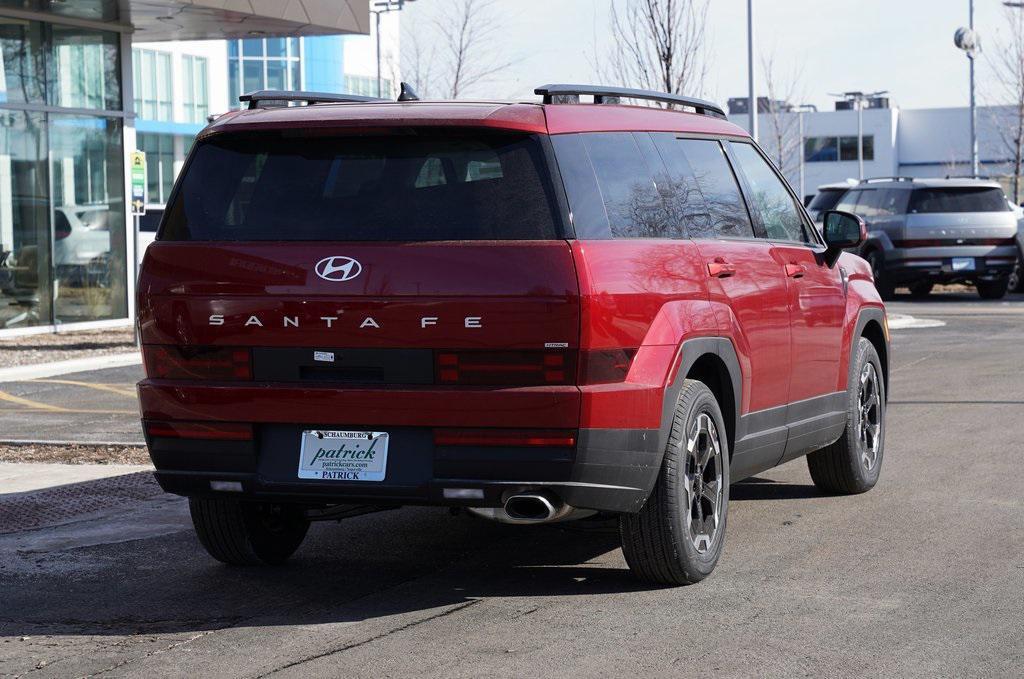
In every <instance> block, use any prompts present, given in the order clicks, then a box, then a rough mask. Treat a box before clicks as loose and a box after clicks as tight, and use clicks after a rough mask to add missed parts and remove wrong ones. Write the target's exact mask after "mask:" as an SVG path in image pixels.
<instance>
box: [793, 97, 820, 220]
mask: <svg viewBox="0 0 1024 679" xmlns="http://www.w3.org/2000/svg"><path fill="white" fill-rule="evenodd" d="M806 111H811V112H812V113H817V112H818V107H817V106H815V105H814V104H798V105H797V106H796V121H797V123H796V129H797V138H798V140H799V146H798V148H797V151H798V152H799V154H800V155H799V158H800V200H801V202H802V201H803V199H804V196H805V195H807V194H806V193H805V190H804V113H805V112H806Z"/></svg>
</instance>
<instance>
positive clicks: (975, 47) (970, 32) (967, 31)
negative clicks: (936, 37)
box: [953, 0, 1021, 177]
mask: <svg viewBox="0 0 1024 679" xmlns="http://www.w3.org/2000/svg"><path fill="white" fill-rule="evenodd" d="M1003 4H1004V5H1007V6H1010V7H1016V6H1020V4H1021V3H1009V2H1004V3H1003ZM967 14H968V25H967V28H964V27H962V26H961V27H960V28H958V29H956V33H954V34H953V44H954V45H956V46H957V47H959V48H960V49H962V50H963V51H964V53H965V54H966V55H967V60H968V62H969V63H970V66H971V176H972V177H977V176H978V132H977V130H978V116H977V110H976V109H975V106H974V58H975V57H976V56H977V55H978V52H980V51H981V36H980V35H978V33H977V31H975V30H974V0H968V2H967Z"/></svg>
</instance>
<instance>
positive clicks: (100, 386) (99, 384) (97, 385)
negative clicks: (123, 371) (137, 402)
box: [32, 380, 136, 398]
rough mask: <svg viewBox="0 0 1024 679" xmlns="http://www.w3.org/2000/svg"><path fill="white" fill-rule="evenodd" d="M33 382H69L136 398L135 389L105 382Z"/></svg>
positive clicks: (49, 382) (55, 381)
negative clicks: (122, 387)
mask: <svg viewBox="0 0 1024 679" xmlns="http://www.w3.org/2000/svg"><path fill="white" fill-rule="evenodd" d="M32 381H33V382H43V383H45V384H68V385H71V386H73V387H86V388H88V389H96V390H97V391H109V392H110V393H111V394H118V395H120V396H128V397H130V398H135V395H136V394H135V390H134V389H133V390H131V391H129V390H128V389H121V388H120V387H116V386H114V385H111V384H105V383H103V382H76V381H75V380H32Z"/></svg>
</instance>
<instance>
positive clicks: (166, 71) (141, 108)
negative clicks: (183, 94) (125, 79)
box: [132, 49, 174, 122]
mask: <svg viewBox="0 0 1024 679" xmlns="http://www.w3.org/2000/svg"><path fill="white" fill-rule="evenodd" d="M132 66H133V70H134V75H133V77H132V83H133V84H134V88H135V113H136V115H138V116H139V117H140V118H142V119H143V120H162V121H165V122H171V121H173V120H174V117H173V114H172V112H171V98H172V91H173V89H172V82H171V55H170V53H169V52H159V51H157V50H144V49H134V50H132Z"/></svg>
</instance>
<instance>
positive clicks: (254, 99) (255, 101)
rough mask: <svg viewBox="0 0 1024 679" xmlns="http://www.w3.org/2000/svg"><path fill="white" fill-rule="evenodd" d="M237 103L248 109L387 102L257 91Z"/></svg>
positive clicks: (321, 94) (376, 99) (289, 92)
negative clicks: (265, 105)
mask: <svg viewBox="0 0 1024 679" xmlns="http://www.w3.org/2000/svg"><path fill="white" fill-rule="evenodd" d="M238 101H240V102H242V103H243V104H244V103H245V102H249V108H250V109H254V108H260V104H262V103H263V102H265V101H279V102H289V101H301V102H305V103H307V104H350V103H359V102H370V101H387V100H386V99H381V98H379V97H364V96H362V95H359V94H330V93H328V92H299V91H291V90H257V91H256V92H249V93H248V94H243V95H242V96H240V97H239V98H238Z"/></svg>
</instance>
